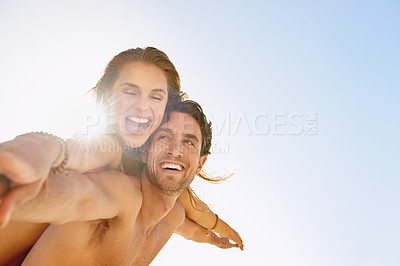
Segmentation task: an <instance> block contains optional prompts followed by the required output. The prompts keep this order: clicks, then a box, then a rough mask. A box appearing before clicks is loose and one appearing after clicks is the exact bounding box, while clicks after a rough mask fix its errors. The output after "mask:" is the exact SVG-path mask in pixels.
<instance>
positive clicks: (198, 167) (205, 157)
mask: <svg viewBox="0 0 400 266" xmlns="http://www.w3.org/2000/svg"><path fill="white" fill-rule="evenodd" d="M206 160H207V155H203V156H200V159H199V165H198V166H197V169H196V175H197V174H198V173H200V171H201V169H202V168H203V165H204V163H205V162H206Z"/></svg>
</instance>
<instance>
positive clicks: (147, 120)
mask: <svg viewBox="0 0 400 266" xmlns="http://www.w3.org/2000/svg"><path fill="white" fill-rule="evenodd" d="M128 119H129V120H131V121H133V122H135V123H141V124H145V123H147V122H149V119H147V118H139V117H135V116H128Z"/></svg>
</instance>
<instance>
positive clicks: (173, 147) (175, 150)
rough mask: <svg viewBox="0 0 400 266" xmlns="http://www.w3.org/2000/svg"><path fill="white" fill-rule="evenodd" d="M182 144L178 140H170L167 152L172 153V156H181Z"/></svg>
mask: <svg viewBox="0 0 400 266" xmlns="http://www.w3.org/2000/svg"><path fill="white" fill-rule="evenodd" d="M182 148H183V147H182V144H181V143H180V141H171V142H170V145H169V150H168V154H170V155H172V156H173V157H182V156H183V150H182Z"/></svg>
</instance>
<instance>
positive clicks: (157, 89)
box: [119, 82, 167, 94]
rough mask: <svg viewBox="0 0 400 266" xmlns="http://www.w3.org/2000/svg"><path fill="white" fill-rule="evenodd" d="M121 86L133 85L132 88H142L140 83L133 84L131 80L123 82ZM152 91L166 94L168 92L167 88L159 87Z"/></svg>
mask: <svg viewBox="0 0 400 266" xmlns="http://www.w3.org/2000/svg"><path fill="white" fill-rule="evenodd" d="M119 86H120V87H122V86H129V87H132V88H135V89H140V87H139V86H138V85H136V84H133V83H130V82H125V83H122V84H121V85H119ZM152 92H163V93H164V94H167V92H165V90H163V89H159V88H156V89H153V90H152Z"/></svg>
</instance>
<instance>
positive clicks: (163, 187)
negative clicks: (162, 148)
mask: <svg viewBox="0 0 400 266" xmlns="http://www.w3.org/2000/svg"><path fill="white" fill-rule="evenodd" d="M144 170H145V171H146V177H147V179H148V180H149V181H150V183H151V184H152V185H153V186H155V187H156V188H157V189H159V190H160V191H161V192H162V193H163V194H164V195H166V196H178V195H180V194H181V193H182V191H183V190H184V189H185V188H187V187H188V186H189V185H190V183H191V182H192V180H193V178H194V176H193V178H188V176H187V175H186V176H183V177H182V178H181V179H180V180H179V181H175V182H174V181H173V180H171V179H169V178H168V177H169V176H168V175H167V176H165V177H166V178H165V179H166V180H164V181H162V180H160V175H159V173H157V170H156V169H150V167H149V166H148V164H147V165H146V166H145V169H144ZM177 182H178V183H177ZM168 183H169V185H168Z"/></svg>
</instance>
